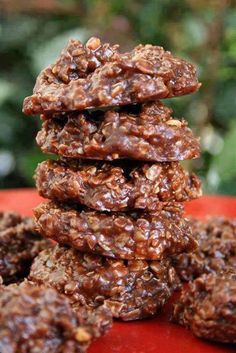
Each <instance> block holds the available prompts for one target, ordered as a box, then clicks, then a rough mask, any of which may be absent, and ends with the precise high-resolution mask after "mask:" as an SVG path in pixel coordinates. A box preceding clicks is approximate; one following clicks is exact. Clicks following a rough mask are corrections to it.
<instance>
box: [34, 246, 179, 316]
mask: <svg viewBox="0 0 236 353" xmlns="http://www.w3.org/2000/svg"><path fill="white" fill-rule="evenodd" d="M29 279H30V280H31V281H33V282H35V283H36V284H38V285H41V284H46V285H47V286H49V287H52V288H55V289H56V290H57V291H58V292H59V293H63V294H65V295H66V296H67V297H68V298H69V300H70V303H71V305H72V307H73V308H74V309H75V310H76V309H77V308H79V307H80V306H81V305H88V306H89V307H91V308H96V307H99V306H100V305H102V304H104V305H105V306H106V307H108V308H110V309H111V311H112V314H113V316H114V317H115V318H120V319H122V320H136V319H141V318H146V317H149V316H152V315H154V314H156V313H157V312H158V311H159V310H160V309H161V308H162V307H163V305H164V304H165V303H166V302H167V300H168V299H169V298H170V296H171V294H172V293H173V291H174V290H175V289H176V288H177V287H178V285H179V279H178V276H177V275H176V272H175V270H174V268H173V267H172V265H171V263H170V261H169V260H168V259H163V260H161V261H144V260H131V261H128V260H116V259H110V258H107V257H103V256H99V255H93V254H86V253H81V252H79V251H78V250H75V249H73V248H68V247H63V246H60V245H56V246H55V247H53V248H52V249H48V250H45V251H43V252H41V253H40V254H39V256H38V257H37V258H36V259H35V261H34V263H33V266H32V268H31V272H30V276H29Z"/></svg>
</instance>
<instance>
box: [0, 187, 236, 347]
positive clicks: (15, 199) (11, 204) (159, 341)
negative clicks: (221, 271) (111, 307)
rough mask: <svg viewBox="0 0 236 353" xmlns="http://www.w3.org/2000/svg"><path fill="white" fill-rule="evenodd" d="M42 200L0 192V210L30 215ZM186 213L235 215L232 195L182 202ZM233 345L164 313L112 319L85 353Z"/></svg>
mask: <svg viewBox="0 0 236 353" xmlns="http://www.w3.org/2000/svg"><path fill="white" fill-rule="evenodd" d="M41 201H42V199H41V198H40V197H39V196H38V195H37V193H36V191H35V190H30V189H28V190H7V191H1V192H0V210H15V211H18V212H20V213H22V214H25V215H31V214H32V211H31V209H32V208H33V207H34V206H36V205H37V204H38V203H39V202H41ZM186 211H187V214H191V215H193V216H195V217H199V218H204V217H206V216H207V215H225V216H227V217H236V198H228V197H221V196H204V197H202V198H201V199H199V200H195V201H191V202H189V203H187V204H186ZM235 351H236V345H235V346H229V345H223V344H222V345H221V344H214V343H209V342H206V341H203V340H200V339H197V338H195V337H194V336H193V335H192V334H191V333H190V332H189V331H188V330H186V329H184V328H182V327H180V326H177V325H174V324H171V323H169V322H168V313H167V312H166V313H163V314H162V315H161V316H159V317H157V318H155V319H152V320H144V321H139V322H129V323H121V322H115V323H114V325H113V328H112V330H111V331H110V332H109V334H108V335H106V336H105V337H103V338H101V339H99V340H97V341H96V342H94V343H93V345H92V346H91V348H90V349H89V353H223V352H224V353H230V352H235Z"/></svg>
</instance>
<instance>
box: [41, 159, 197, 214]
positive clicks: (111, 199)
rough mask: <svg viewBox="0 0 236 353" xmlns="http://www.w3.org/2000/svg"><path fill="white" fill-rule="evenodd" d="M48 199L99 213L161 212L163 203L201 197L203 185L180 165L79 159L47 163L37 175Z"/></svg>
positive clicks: (176, 163)
mask: <svg viewBox="0 0 236 353" xmlns="http://www.w3.org/2000/svg"><path fill="white" fill-rule="evenodd" d="M35 180H36V187H37V189H38V191H39V194H40V195H41V196H43V197H45V198H48V199H52V200H57V201H61V202H63V203H64V202H67V203H68V202H73V203H77V204H82V205H85V206H87V207H90V208H92V209H94V210H98V211H123V210H127V209H145V210H149V211H153V210H156V209H158V207H159V206H158V203H159V202H169V201H187V200H191V199H195V198H197V197H199V196H200V195H201V183H200V180H199V179H198V178H197V176H196V175H194V174H193V175H191V176H190V175H189V174H188V172H186V171H185V170H184V169H183V168H182V166H181V165H180V164H179V163H178V162H172V163H156V164H143V163H140V164H137V163H132V161H129V162H128V161H126V162H123V161H121V162H118V163H113V164H111V163H103V162H102V163H101V162H91V163H83V162H81V161H78V160H67V161H66V163H64V162H62V161H52V160H49V161H45V162H42V163H41V164H39V165H38V167H37V169H36V173H35Z"/></svg>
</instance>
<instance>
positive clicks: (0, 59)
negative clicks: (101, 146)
mask: <svg viewBox="0 0 236 353" xmlns="http://www.w3.org/2000/svg"><path fill="white" fill-rule="evenodd" d="M91 35H99V36H101V38H102V39H103V40H106V41H109V42H111V43H120V45H121V48H122V49H123V50H127V49H130V48H132V47H133V46H134V45H135V44H137V43H140V42H141V43H152V44H158V45H162V46H164V47H165V48H166V49H169V50H171V51H173V53H175V54H176V55H180V56H182V57H184V58H186V59H188V60H191V61H192V62H194V63H195V64H196V65H197V67H198V73H199V79H200V81H201V82H202V88H201V90H200V91H199V92H198V93H196V94H194V95H191V96H186V97H182V98H178V99H172V100H170V101H168V102H166V103H167V104H170V105H171V106H172V107H173V109H174V115H175V116H176V117H180V118H181V117H185V118H186V119H187V120H188V121H189V124H190V126H191V127H192V128H193V130H194V131H195V133H196V134H198V135H200V136H201V144H202V157H201V158H200V159H199V160H196V161H191V162H188V168H189V169H192V170H194V171H196V172H197V173H198V174H199V175H200V176H201V178H202V181H203V186H204V192H207V193H224V194H231V195H236V3H235V1H227V0H149V1H148V0H136V1H135V0H129V1H127V0H87V1H85V0H84V1H75V0H64V1H62V0H40V1H38V0H26V1H24V0H0V187H1V188H10V187H28V186H33V185H34V182H33V179H32V175H33V171H34V169H35V167H36V164H37V163H38V162H39V161H41V160H43V159H45V156H43V155H42V154H41V153H40V151H39V149H38V148H37V147H36V145H35V142H34V137H35V135H36V132H37V130H38V129H39V127H40V121H39V119H38V118H37V117H34V118H32V117H31V118H29V117H24V116H23V114H22V112H21V107H22V101H23V99H24V97H25V96H27V95H30V94H31V92H32V88H33V85H34V82H35V78H36V75H37V74H38V73H39V71H40V70H41V69H42V68H43V67H45V66H46V65H48V64H49V63H52V62H53V61H54V60H55V58H56V57H57V55H58V53H59V52H60V50H61V49H62V48H63V47H64V45H65V44H66V42H67V40H68V38H71V37H74V38H78V39H81V40H82V41H85V40H86V39H87V38H88V37H89V36H91Z"/></svg>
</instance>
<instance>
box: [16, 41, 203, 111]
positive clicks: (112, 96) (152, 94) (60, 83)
mask: <svg viewBox="0 0 236 353" xmlns="http://www.w3.org/2000/svg"><path fill="white" fill-rule="evenodd" d="M199 86H200V85H199V83H198V80H197V77H196V68H195V67H194V65H192V64H190V63H188V62H187V61H185V60H183V59H180V58H177V57H174V56H173V55H172V54H171V53H170V52H169V51H165V50H164V49H163V48H162V47H158V46H153V45H149V44H148V45H141V44H140V45H138V46H137V47H136V48H134V49H133V50H132V51H131V52H128V53H120V52H119V50H118V46H117V45H116V46H110V45H109V44H102V43H101V41H100V40H99V39H98V38H90V40H89V41H88V42H87V43H86V44H85V45H82V43H81V42H80V41H78V40H71V41H70V42H69V44H68V46H67V47H66V48H65V49H64V50H63V51H62V53H61V55H60V57H59V58H58V60H57V62H56V63H55V64H53V65H51V66H49V67H47V68H46V69H44V70H43V71H42V72H41V73H40V74H39V76H38V78H37V82H36V85H35V87H34V91H33V95H32V96H31V97H27V98H25V101H24V106H23V111H24V113H25V114H28V115H30V114H39V113H42V112H52V111H54V112H55V111H60V112H61V111H74V110H83V109H87V108H98V107H108V106H120V105H127V104H133V103H137V102H146V101H151V100H152V101H153V100H157V99H160V98H167V97H175V96H181V95H184V94H189V93H193V92H195V91H196V90H198V88H199Z"/></svg>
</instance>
